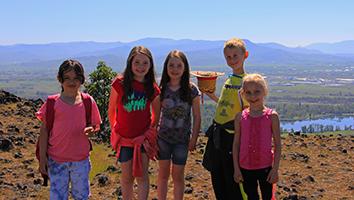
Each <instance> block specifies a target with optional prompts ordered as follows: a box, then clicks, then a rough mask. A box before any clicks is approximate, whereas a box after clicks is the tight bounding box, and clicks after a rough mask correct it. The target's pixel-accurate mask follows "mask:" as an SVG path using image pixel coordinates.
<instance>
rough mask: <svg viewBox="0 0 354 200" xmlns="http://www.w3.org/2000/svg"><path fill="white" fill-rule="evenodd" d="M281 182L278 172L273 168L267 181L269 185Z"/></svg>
mask: <svg viewBox="0 0 354 200" xmlns="http://www.w3.org/2000/svg"><path fill="white" fill-rule="evenodd" d="M278 180H279V175H278V170H277V169H274V168H272V169H271V170H270V172H269V174H268V177H267V181H268V182H269V183H272V184H273V183H276V182H278Z"/></svg>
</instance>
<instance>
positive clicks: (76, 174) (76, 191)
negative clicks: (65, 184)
mask: <svg viewBox="0 0 354 200" xmlns="http://www.w3.org/2000/svg"><path fill="white" fill-rule="evenodd" d="M90 170H91V163H90V159H89V158H86V159H85V160H83V161H79V162H70V163H69V171H70V179H71V194H72V196H73V198H74V199H88V197H89V195H90V182H89V173H90Z"/></svg>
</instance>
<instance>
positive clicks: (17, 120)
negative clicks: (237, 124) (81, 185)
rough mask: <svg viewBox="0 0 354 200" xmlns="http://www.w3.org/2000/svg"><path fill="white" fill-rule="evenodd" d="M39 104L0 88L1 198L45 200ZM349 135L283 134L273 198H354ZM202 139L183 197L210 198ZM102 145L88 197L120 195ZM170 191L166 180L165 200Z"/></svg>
mask: <svg viewBox="0 0 354 200" xmlns="http://www.w3.org/2000/svg"><path fill="white" fill-rule="evenodd" d="M42 103H43V102H42V101H41V100H26V99H21V98H18V97H16V96H14V95H11V94H9V93H7V92H4V91H0V119H1V120H0V199H7V200H9V199H48V187H43V186H41V183H42V180H41V177H40V174H39V173H38V171H37V168H38V162H37V160H36V159H35V154H34V151H35V142H36V140H37V136H38V134H39V122H38V121H37V120H36V119H35V116H34V112H35V111H36V110H37V109H38V108H39V106H40V105H41V104H42ZM353 135H354V134H353V132H351V133H348V132H345V133H339V134H326V135H323V134H322V135H303V134H296V135H293V134H283V135H282V149H283V153H282V160H281V167H280V181H279V182H278V184H277V199H342V200H344V199H354V172H353V170H354V162H353V152H354V151H353V148H354V136H353ZM205 142H206V139H205V138H204V137H201V138H200V139H199V143H198V148H197V150H196V151H195V152H193V153H191V154H190V156H189V159H188V164H187V166H186V177H185V180H186V181H185V183H186V189H185V199H215V197H214V195H213V190H212V187H211V182H210V176H209V173H207V171H206V170H204V169H203V167H202V166H201V159H202V154H203V150H204V146H205ZM101 146H102V145H101ZM105 149H106V151H104V152H103V153H100V155H99V156H101V157H104V159H106V162H107V167H106V168H105V169H103V170H101V171H99V172H97V173H96V174H93V179H92V182H91V190H92V198H91V199H120V198H121V190H120V187H119V174H120V169H119V166H118V165H115V163H114V155H113V154H112V152H111V151H110V150H109V148H108V147H107V148H105ZM102 154H103V155H102ZM97 155H98V154H97V153H96V152H93V154H92V156H97ZM92 160H94V159H92ZM93 164H94V163H93ZM149 172H150V174H151V176H150V177H151V183H150V185H151V187H150V195H149V199H156V196H157V195H156V188H157V186H156V176H157V167H156V162H151V167H150V169H149ZM170 194H172V185H171V184H170V191H169V199H171V198H172V196H171V195H170Z"/></svg>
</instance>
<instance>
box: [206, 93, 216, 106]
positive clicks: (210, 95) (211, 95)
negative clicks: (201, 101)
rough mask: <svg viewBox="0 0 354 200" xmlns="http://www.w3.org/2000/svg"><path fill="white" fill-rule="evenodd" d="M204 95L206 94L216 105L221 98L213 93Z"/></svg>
mask: <svg viewBox="0 0 354 200" xmlns="http://www.w3.org/2000/svg"><path fill="white" fill-rule="evenodd" d="M204 94H206V95H207V96H208V97H209V98H210V99H212V100H213V101H215V102H216V103H217V102H218V101H219V97H217V96H216V95H215V92H213V93H209V92H205V93H204Z"/></svg>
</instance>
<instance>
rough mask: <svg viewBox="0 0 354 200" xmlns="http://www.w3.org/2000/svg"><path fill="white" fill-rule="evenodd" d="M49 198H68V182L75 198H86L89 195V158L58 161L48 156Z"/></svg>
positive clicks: (76, 199) (59, 199)
mask: <svg viewBox="0 0 354 200" xmlns="http://www.w3.org/2000/svg"><path fill="white" fill-rule="evenodd" d="M48 169H49V170H48V172H49V178H50V199H55V200H56V199H58V200H62V199H68V195H69V183H71V195H72V197H73V198H74V199H75V200H78V199H88V197H89V195H90V183H89V173H90V170H91V163H90V158H89V157H88V158H86V159H85V160H82V161H77V162H64V163H58V162H56V161H54V160H53V159H51V158H50V157H49V158H48Z"/></svg>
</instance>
